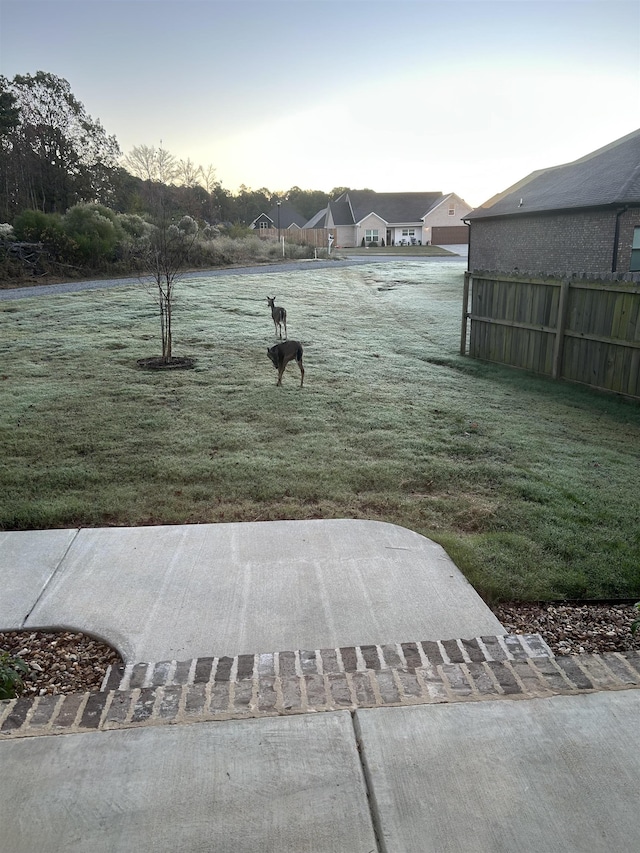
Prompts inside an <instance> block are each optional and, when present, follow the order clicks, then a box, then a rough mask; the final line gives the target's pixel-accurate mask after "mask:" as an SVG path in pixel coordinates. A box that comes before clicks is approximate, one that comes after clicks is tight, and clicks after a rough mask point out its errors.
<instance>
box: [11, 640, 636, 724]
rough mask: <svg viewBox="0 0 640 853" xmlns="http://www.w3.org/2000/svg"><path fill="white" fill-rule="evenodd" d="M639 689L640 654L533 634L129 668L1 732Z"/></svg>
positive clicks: (42, 703)
mask: <svg viewBox="0 0 640 853" xmlns="http://www.w3.org/2000/svg"><path fill="white" fill-rule="evenodd" d="M637 687H640V652H638V651H628V652H624V653H622V652H611V653H607V654H601V655H596V654H594V655H578V656H568V657H558V658H556V657H554V656H553V654H552V653H551V651H550V649H549V647H548V646H547V644H546V643H545V642H544V640H543V639H542V637H540V635H539V634H527V635H515V634H514V635H505V636H498V637H478V638H474V639H471V640H443V641H438V642H435V641H421V642H409V643H401V644H398V645H384V646H376V645H365V646H350V647H343V648H338V649H316V650H313V651H303V650H297V651H285V652H275V653H269V654H256V655H238V656H237V657H233V658H232V657H224V656H223V657H201V658H196V659H193V660H188V661H160V662H150V663H137V664H132V665H128V666H126V667H119V668H116V669H114V670H112V671H111V672H110V673H108V674H107V677H106V678H105V682H104V683H103V685H102V689H101V690H100V691H98V692H94V693H74V694H67V695H46V696H40V697H35V698H32V697H22V698H18V699H13V700H11V701H9V702H2V703H0V735H1V736H3V737H5V738H7V737H34V736H41V735H49V734H66V733H72V732H87V731H96V730H100V731H107V730H110V729H119V728H130V727H136V726H141V725H162V724H178V723H192V722H201V721H210V720H229V719H245V718H252V717H265V716H277V715H284V714H304V713H311V712H319V711H334V710H356V709H358V708H378V707H389V706H403V705H418V704H433V703H443V702H464V701H472V702H473V701H482V700H487V699H505V698H508V699H528V698H538V697H545V696H552V695H559V694H575V693H591V692H596V691H602V690H624V689H630V688H637Z"/></svg>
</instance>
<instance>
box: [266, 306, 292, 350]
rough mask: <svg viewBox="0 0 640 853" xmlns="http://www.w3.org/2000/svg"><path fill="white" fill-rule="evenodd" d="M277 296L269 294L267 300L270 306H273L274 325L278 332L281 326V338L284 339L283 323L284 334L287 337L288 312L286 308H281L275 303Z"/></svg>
mask: <svg viewBox="0 0 640 853" xmlns="http://www.w3.org/2000/svg"><path fill="white" fill-rule="evenodd" d="M275 301H276V298H275V296H274V297H273V299H272V298H271V297H270V296H267V302H268V303H269V308H271V316H272V317H273V325H274V327H275V330H276V333H277V332H278V327H279V328H280V340H282V324H283V323H284V336H285V338H286V337H287V312H286V311H285V310H284V308H280V307H278V306H277V305H275V304H274V303H275Z"/></svg>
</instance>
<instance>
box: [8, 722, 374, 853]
mask: <svg viewBox="0 0 640 853" xmlns="http://www.w3.org/2000/svg"><path fill="white" fill-rule="evenodd" d="M0 763H1V765H2V773H1V774H0V826H2V842H1V843H0V846H1V847H2V849H3V850H7V851H11V853H33V851H35V850H46V851H47V852H48V853H86V851H87V850H91V851H92V853H102V851H104V853H131V851H132V850H135V851H137V853H145V851H153V853H181V851H183V853H199V851H201V852H202V853H204V851H210V850H215V851H216V853H244V852H245V851H246V853H255V851H257V850H264V851H274V853H275V851H278V853H300V852H301V851H305V850H306V851H314V853H325V851H326V853H329V851H331V853H345V851H347V850H348V851H353V853H356V851H362V853H369V851H373V850H376V849H377V847H376V841H375V836H374V833H373V828H372V824H371V818H370V812H369V807H368V803H367V796H366V790H365V784H364V779H363V775H362V768H361V765H360V762H359V759H358V751H357V747H356V741H355V737H354V732H353V727H352V723H351V717H350V715H349V713H348V712H346V711H345V712H339V713H335V714H322V715H318V716H303V717H276V718H270V719H266V720H246V721H233V722H227V723H203V724H201V725H197V726H162V727H159V728H156V727H151V728H142V729H127V730H122V731H111V732H95V733H91V734H83V735H66V736H60V737H43V738H27V739H24V740H14V741H8V742H4V743H2V742H0Z"/></svg>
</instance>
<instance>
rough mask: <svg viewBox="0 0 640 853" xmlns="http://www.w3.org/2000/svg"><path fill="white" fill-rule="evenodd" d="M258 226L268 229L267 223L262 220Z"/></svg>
mask: <svg viewBox="0 0 640 853" xmlns="http://www.w3.org/2000/svg"><path fill="white" fill-rule="evenodd" d="M258 225H259V226H260V228H268V227H269V223H268V222H266V221H265V220H264V219H263V220H262V221H261V222H259V223H258Z"/></svg>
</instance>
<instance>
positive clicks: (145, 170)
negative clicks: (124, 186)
mask: <svg viewBox="0 0 640 853" xmlns="http://www.w3.org/2000/svg"><path fill="white" fill-rule="evenodd" d="M122 164H123V166H124V167H125V169H127V171H128V172H130V173H131V174H132V175H135V177H136V178H141V179H142V180H143V181H150V182H153V183H161V184H171V183H173V181H174V180H175V178H176V176H177V174H178V165H177V162H176V158H175V157H174V156H173V154H170V153H169V152H168V151H167V150H166V149H165V148H163V147H162V142H161V143H160V147H159V148H155V147H154V146H153V145H136V146H134V147H133V148H132V149H131V151H130V152H129V154H127V156H126V157H125V158H124V159H123V161H122Z"/></svg>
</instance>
